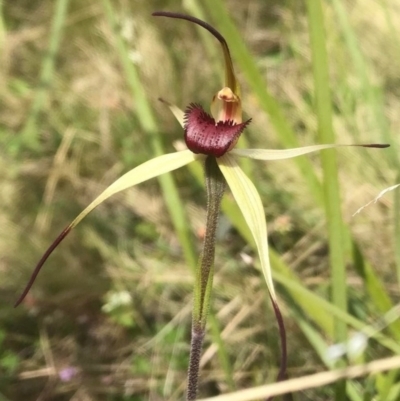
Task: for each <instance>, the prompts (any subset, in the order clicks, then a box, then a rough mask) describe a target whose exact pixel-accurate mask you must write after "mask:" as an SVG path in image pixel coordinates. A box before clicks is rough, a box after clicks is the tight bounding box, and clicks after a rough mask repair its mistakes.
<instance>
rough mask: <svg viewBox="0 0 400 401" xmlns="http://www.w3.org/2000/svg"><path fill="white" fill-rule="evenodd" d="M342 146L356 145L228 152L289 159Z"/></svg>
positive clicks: (271, 158) (238, 154) (244, 155)
mask: <svg viewBox="0 0 400 401" xmlns="http://www.w3.org/2000/svg"><path fill="white" fill-rule="evenodd" d="M343 146H357V145H340V144H328V145H312V146H303V147H301V148H293V149H233V150H231V151H230V153H231V154H234V155H236V156H242V157H248V158H250V159H256V160H283V159H290V158H292V157H297V156H302V155H305V154H307V153H312V152H317V151H318V150H324V149H331V148H339V147H343ZM360 146H362V145H360Z"/></svg>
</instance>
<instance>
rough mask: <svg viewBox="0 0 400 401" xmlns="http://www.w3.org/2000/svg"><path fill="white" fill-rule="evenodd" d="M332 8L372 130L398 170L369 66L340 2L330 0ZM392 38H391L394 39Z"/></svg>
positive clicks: (392, 143) (395, 144)
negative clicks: (384, 146)
mask: <svg viewBox="0 0 400 401" xmlns="http://www.w3.org/2000/svg"><path fill="white" fill-rule="evenodd" d="M332 5H333V8H334V10H335V12H336V15H337V17H338V22H339V25H340V27H341V28H342V33H343V38H344V40H345V42H346V45H347V47H348V50H349V54H350V57H351V60H352V65H353V66H354V68H355V70H356V73H357V77H358V78H359V79H360V82H361V96H362V99H363V100H364V101H366V103H367V105H368V107H369V110H370V112H371V116H372V124H373V127H372V128H373V129H376V130H378V131H379V132H380V137H381V140H382V141H384V142H387V143H390V144H391V147H390V148H389V149H388V152H387V155H388V159H389V162H390V164H391V166H392V167H396V168H399V166H400V165H399V157H398V147H397V143H396V142H394V141H393V135H392V134H391V132H390V128H389V124H388V121H387V118H386V113H385V108H384V100H383V96H382V93H381V90H380V89H379V88H376V87H374V86H373V85H372V83H371V80H370V78H369V66H368V65H367V62H366V61H365V58H364V55H363V54H362V52H361V49H360V47H359V45H358V41H357V37H356V35H355V32H354V30H353V28H352V26H351V24H350V22H349V17H348V11H347V10H346V9H345V7H344V5H343V2H342V1H341V0H332ZM395 37H396V35H395V36H393V38H395Z"/></svg>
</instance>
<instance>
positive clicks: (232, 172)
mask: <svg viewBox="0 0 400 401" xmlns="http://www.w3.org/2000/svg"><path fill="white" fill-rule="evenodd" d="M217 162H218V166H219V168H220V169H221V172H222V174H223V175H224V177H225V179H226V182H227V183H228V186H229V188H230V190H231V192H232V194H233V196H234V198H235V200H236V203H237V204H238V206H239V208H240V210H241V212H242V214H243V217H244V219H245V220H246V223H247V225H248V226H249V229H250V231H251V233H252V235H253V237H254V241H255V243H256V246H257V250H258V255H259V258H260V261H261V269H262V272H263V274H264V278H265V281H266V283H267V287H268V290H269V295H270V297H271V301H272V306H273V309H274V313H275V317H276V320H277V322H278V328H279V336H280V340H281V363H280V369H279V373H278V381H279V380H283V379H284V377H285V375H286V365H287V345H286V330H285V325H284V322H283V318H282V314H281V311H280V309H279V306H278V302H277V298H276V294H275V288H274V282H273V280H272V271H271V264H270V261H269V252H268V233H267V223H266V219H265V213H264V208H263V205H262V202H261V199H260V195H259V194H258V192H257V189H256V188H255V186H254V184H253V183H252V182H251V181H250V179H249V178H248V177H247V176H246V174H245V173H244V172H243V171H242V169H241V168H240V166H239V165H238V164H237V162H236V160H235V158H234V157H232V155H231V154H230V153H228V154H226V155H224V156H222V157H220V158H218V159H217Z"/></svg>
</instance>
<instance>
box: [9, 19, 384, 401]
mask: <svg viewBox="0 0 400 401" xmlns="http://www.w3.org/2000/svg"><path fill="white" fill-rule="evenodd" d="M153 16H161V17H170V18H178V19H184V20H187V21H190V22H192V23H195V24H197V25H200V26H201V27H203V28H204V29H206V30H208V31H209V32H210V33H211V34H212V35H214V37H215V38H216V39H217V40H218V41H219V43H220V44H221V46H222V51H223V56H224V61H225V83H224V87H223V88H222V89H221V90H219V91H218V92H217V94H216V95H215V96H214V97H213V99H212V104H211V115H210V114H208V113H207V112H206V111H204V109H203V108H202V107H201V106H200V105H199V104H196V103H192V104H190V105H189V106H188V107H187V108H186V110H185V111H184V112H183V111H181V110H180V109H179V108H177V107H176V106H174V105H171V104H168V103H167V104H168V106H169V108H170V109H171V111H172V113H173V114H174V115H175V117H176V118H177V120H178V121H179V123H180V125H181V126H182V127H183V130H184V139H185V143H186V146H187V149H185V150H181V151H177V152H175V153H169V154H165V155H162V156H158V157H155V158H154V159H151V160H149V161H147V162H145V163H143V164H141V165H139V166H138V167H135V168H134V169H132V170H130V171H129V172H127V173H126V174H124V175H123V176H122V177H120V178H119V179H117V180H116V181H115V182H114V183H112V184H111V185H110V186H109V187H108V188H107V189H106V190H105V191H104V192H102V193H101V194H100V195H99V196H98V197H97V198H96V199H95V200H94V201H93V202H92V203H91V204H90V205H89V206H87V207H86V209H84V210H83V211H82V212H81V213H80V214H79V215H78V216H77V217H76V218H75V220H73V221H72V223H70V224H69V225H68V226H67V227H66V228H65V229H64V230H63V231H62V232H61V234H60V235H59V236H58V237H57V238H56V239H55V241H54V242H53V243H52V244H51V245H50V247H49V248H48V250H47V251H46V252H45V253H44V255H43V256H42V258H41V259H40V261H39V262H38V264H37V266H36V268H35V270H34V271H33V273H32V275H31V277H30V279H29V281H28V284H27V285H26V287H25V289H24V291H23V292H22V294H21V296H20V297H19V299H18V300H17V302H16V306H17V305H19V304H20V303H21V302H22V301H23V299H24V298H25V296H26V295H27V293H28V292H29V290H30V288H31V287H32V285H33V283H34V281H35V279H36V277H37V275H38V273H39V271H40V269H41V267H42V266H43V264H44V263H45V261H46V260H47V258H48V257H49V256H50V254H51V253H52V252H53V251H54V249H55V248H56V247H57V246H58V245H59V244H60V243H61V241H62V240H63V239H64V238H65V237H66V236H67V234H68V233H69V232H70V231H71V230H72V229H73V228H74V227H76V226H77V225H78V224H79V223H80V222H81V221H82V220H83V219H84V218H85V217H86V216H87V215H88V214H89V213H90V212H91V211H92V210H93V209H95V208H96V207H97V206H98V205H100V204H101V203H102V202H104V201H105V200H106V199H108V198H109V197H111V196H112V195H114V194H116V193H118V192H120V191H123V190H125V189H128V188H130V187H132V186H134V185H137V184H140V183H142V182H144V181H147V180H149V179H151V178H154V177H157V176H159V175H161V174H165V173H168V172H171V171H173V170H176V169H178V168H180V167H182V166H185V165H187V164H189V163H192V162H195V161H203V162H204V163H205V175H206V188H207V194H208V205H207V209H208V214H207V227H206V228H207V231H208V233H209V234H207V232H206V235H205V243H204V248H203V253H202V255H201V256H200V262H199V268H198V271H197V277H196V285H195V300H194V312H193V327H192V347H191V351H193V354H192V352H191V360H190V366H189V383H188V394H187V399H188V400H195V399H196V391H197V377H198V369H199V362H200V352H201V344H202V339H203V338H204V333H205V323H206V317H207V313H208V309H209V299H210V293H211V287H212V275H213V263H214V247H215V228H216V225H217V220H218V214H219V210H220V201H221V198H222V195H223V193H224V189H225V184H227V185H228V186H229V188H230V190H231V192H232V194H233V197H234V199H235V201H236V202H237V204H238V206H239V208H240V210H241V212H242V214H243V216H244V219H245V221H246V223H247V224H248V226H249V229H250V231H251V233H252V235H253V237H254V241H255V244H256V247H257V251H258V255H259V258H260V263H261V268H262V272H263V275H264V278H265V281H266V284H267V286H268V290H269V295H270V298H271V300H272V305H273V309H274V312H275V315H276V317H277V321H278V326H279V329H280V334H281V344H282V357H281V369H280V373H279V376H278V378H279V379H281V378H283V377H284V375H285V364H286V339H285V331H284V325H283V319H282V316H281V313H280V311H279V308H278V303H277V297H276V293H275V289H274V284H273V281H272V274H271V266H270V261H269V255H268V236H267V225H266V219H265V215H264V209H263V205H262V202H261V199H260V196H259V194H258V192H257V190H256V188H255V186H254V185H253V183H252V182H251V181H250V180H249V178H248V177H247V176H246V175H245V173H244V172H243V171H242V169H241V168H240V167H239V164H238V158H241V157H247V158H250V159H256V160H264V161H270V160H282V159H289V158H293V157H296V156H301V155H305V154H308V153H311V152H316V151H319V150H324V149H329V148H336V147H340V146H362V147H373V148H384V147H387V146H389V145H380V144H367V145H338V144H324V145H314V146H306V147H301V148H295V149H284V150H273V149H235V148H234V147H235V145H236V143H237V141H238V139H239V137H240V135H241V133H242V132H243V131H244V129H245V128H246V127H247V126H248V125H249V124H250V122H251V119H248V120H246V121H243V120H242V104H241V97H240V88H239V84H238V82H237V80H236V76H235V73H234V69H233V64H232V59H231V56H230V52H229V48H228V45H227V42H226V41H225V39H224V38H223V36H222V35H221V34H220V33H219V32H218V31H216V30H215V29H214V28H213V27H212V26H210V25H209V24H207V23H206V22H204V21H201V20H199V19H197V18H194V17H191V16H187V15H183V14H179V13H170V12H155V13H153Z"/></svg>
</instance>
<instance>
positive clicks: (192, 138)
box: [184, 103, 251, 157]
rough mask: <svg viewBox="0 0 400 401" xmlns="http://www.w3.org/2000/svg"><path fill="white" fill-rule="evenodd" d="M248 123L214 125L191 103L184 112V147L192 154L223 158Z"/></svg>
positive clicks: (209, 118) (213, 121)
mask: <svg viewBox="0 0 400 401" xmlns="http://www.w3.org/2000/svg"><path fill="white" fill-rule="evenodd" d="M250 121H251V119H250V120H247V121H245V122H243V123H240V124H236V123H234V122H233V121H218V123H216V122H215V120H214V119H213V118H212V117H211V116H210V115H209V114H207V113H206V112H205V111H204V110H203V108H202V107H201V106H200V105H198V104H194V103H192V104H190V105H189V107H188V108H187V109H186V111H185V120H184V123H185V125H184V130H185V142H186V146H187V147H188V148H189V149H190V150H191V151H192V152H193V153H202V154H205V155H211V156H215V157H220V156H223V155H224V154H225V153H226V152H227V151H228V150H230V148H231V146H233V145H234V144H235V142H236V141H237V140H238V138H239V136H240V134H241V133H242V132H243V130H244V129H245V128H246V127H247V125H248V124H249V123H250Z"/></svg>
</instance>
